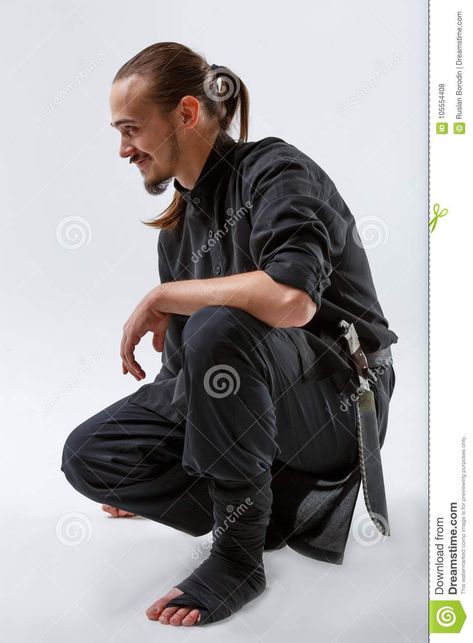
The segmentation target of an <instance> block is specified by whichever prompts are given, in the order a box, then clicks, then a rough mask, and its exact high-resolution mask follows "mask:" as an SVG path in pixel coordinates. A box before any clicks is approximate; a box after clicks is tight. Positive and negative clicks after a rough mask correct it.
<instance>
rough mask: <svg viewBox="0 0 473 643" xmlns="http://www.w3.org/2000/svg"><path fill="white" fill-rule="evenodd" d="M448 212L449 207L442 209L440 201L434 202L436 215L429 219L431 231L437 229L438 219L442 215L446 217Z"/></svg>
mask: <svg viewBox="0 0 473 643" xmlns="http://www.w3.org/2000/svg"><path fill="white" fill-rule="evenodd" d="M446 214H448V210H447V208H443V209H442V210H440V205H439V204H438V203H435V204H434V216H433V217H432V218H431V219H430V221H429V228H430V232H433V231H434V230H435V228H436V227H437V221H438V220H439V219H440V217H444V216H445V215H446Z"/></svg>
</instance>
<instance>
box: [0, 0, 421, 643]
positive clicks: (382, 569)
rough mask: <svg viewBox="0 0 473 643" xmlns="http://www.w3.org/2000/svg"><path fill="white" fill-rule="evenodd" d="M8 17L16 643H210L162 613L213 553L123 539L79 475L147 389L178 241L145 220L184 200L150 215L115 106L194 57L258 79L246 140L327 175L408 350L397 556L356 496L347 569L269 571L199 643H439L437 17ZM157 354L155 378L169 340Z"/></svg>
mask: <svg viewBox="0 0 473 643" xmlns="http://www.w3.org/2000/svg"><path fill="white" fill-rule="evenodd" d="M2 14H3V15H2V21H1V27H0V29H1V42H2V56H0V69H1V75H2V79H3V81H4V82H3V87H4V95H3V100H2V102H1V109H2V112H3V115H2V125H3V127H2V137H1V140H2V148H3V154H2V157H1V159H0V163H1V172H0V177H1V179H0V180H1V182H2V189H1V191H0V198H1V215H2V225H1V227H2V235H1V244H2V248H1V253H0V258H1V259H0V260H1V262H2V266H1V270H0V279H1V281H2V300H3V302H2V303H3V311H4V313H3V315H2V324H3V332H2V336H1V337H2V357H3V362H4V368H3V369H2V380H3V381H2V391H3V392H4V402H3V408H4V411H5V413H3V416H4V417H3V422H2V426H3V436H2V449H1V467H0V470H1V475H2V517H3V525H4V526H3V529H2V531H3V535H4V542H7V543H8V547H3V548H2V549H1V552H0V555H1V557H2V562H1V564H2V585H4V588H3V589H4V592H2V594H4V598H3V600H4V602H5V606H4V608H5V609H4V610H3V614H4V616H3V617H2V626H1V629H2V634H3V636H4V637H5V639H6V640H9V641H12V642H13V641H28V642H29V643H30V642H32V641H42V642H43V641H44V642H46V641H47V642H50V641H51V642H52V641H64V640H68V641H69V643H72V642H73V641H84V640H90V641H94V642H99V641H111V640H113V641H114V642H124V641H131V640H135V639H137V638H138V637H139V640H140V641H143V642H144V641H154V640H156V636H160V637H161V640H168V639H169V640H171V637H172V638H173V640H176V637H177V639H178V640H184V639H186V638H187V637H188V636H189V635H190V632H189V631H188V630H187V629H185V628H182V627H181V629H180V630H178V631H176V630H175V628H174V629H172V630H171V628H169V627H167V628H166V627H165V626H162V625H160V624H159V623H152V622H150V621H148V620H147V618H146V616H145V613H144V612H145V609H146V608H147V607H148V606H149V605H150V604H151V603H152V602H153V601H154V600H155V599H156V598H158V597H159V596H160V595H162V594H164V593H165V592H167V591H168V589H170V588H171V587H172V586H173V584H174V583H176V582H178V581H179V580H181V579H182V578H184V577H185V576H186V575H187V574H188V573H189V567H188V565H192V564H193V562H192V561H193V558H192V552H193V550H194V548H195V547H196V546H197V545H198V543H199V539H192V538H191V537H190V536H186V535H185V534H182V533H180V532H177V531H175V530H172V529H170V528H166V527H164V526H161V525H158V524H157V523H152V522H151V521H147V520H144V519H139V518H135V519H132V520H113V519H112V518H109V517H108V516H106V515H105V514H103V512H102V511H101V509H100V506H99V505H98V504H96V503H93V502H91V501H89V500H87V499H86V498H84V497H82V496H81V495H80V494H78V493H77V492H76V491H75V490H74V489H73V488H72V487H71V486H70V485H69V484H68V483H67V481H66V479H65V477H64V475H63V474H62V472H61V471H60V469H59V467H60V458H61V450H62V445H63V443H64V440H65V438H66V436H67V435H68V434H69V432H70V431H71V430H72V429H73V428H74V427H75V426H77V424H79V423H80V422H82V421H83V420H84V419H86V418H87V417H89V416H90V415H92V414H94V413H96V412H97V411H98V410H100V409H102V408H103V407H105V406H107V405H109V404H111V403H112V402H113V401H115V400H117V399H119V398H121V397H123V396H125V395H127V394H128V393H131V392H132V391H134V390H135V389H136V388H137V387H138V386H140V383H138V382H136V381H135V380H134V379H133V378H132V377H131V376H129V375H128V376H123V375H122V373H121V360H120V357H119V343H120V339H121V331H122V325H123V323H124V322H125V321H126V319H127V318H128V316H129V315H130V314H131V312H132V310H133V308H134V307H135V305H136V304H137V303H138V301H139V300H140V299H141V298H142V297H143V295H144V294H145V293H146V292H148V291H149V290H150V289H151V288H152V287H153V286H154V285H155V284H157V283H158V273H157V256H156V242H157V234H158V233H157V231H155V230H152V229H149V228H147V227H146V226H144V225H142V224H141V223H140V219H149V218H152V217H154V216H155V215H156V214H157V213H159V212H161V211H162V210H163V209H164V207H165V206H166V205H167V204H168V202H169V200H170V198H171V188H170V189H169V190H168V192H167V193H166V194H165V195H162V196H161V197H153V196H150V195H148V194H147V193H146V192H145V190H144V189H143V186H142V179H141V175H140V173H139V172H137V170H136V168H135V167H131V166H130V165H129V164H128V162H127V161H126V160H123V159H120V158H119V157H118V144H119V135H118V133H117V132H116V131H115V130H112V128H111V127H110V125H109V122H110V113H109V107H108V94H109V89H110V84H111V80H112V78H113V75H114V73H115V72H116V70H117V69H118V67H119V66H120V65H121V64H123V63H124V62H125V61H126V60H128V59H129V58H130V57H131V56H132V55H134V54H135V53H137V52H138V51H140V50H141V49H143V48H144V47H145V46H147V45H149V44H152V43H153V42H157V41H162V40H175V41H178V42H182V43H184V44H187V45H188V46H190V47H192V48H194V49H196V50H198V51H199V52H201V53H203V54H204V55H205V56H206V58H207V59H208V61H209V62H210V63H216V64H219V65H226V66H228V67H229V68H230V69H232V70H233V71H235V73H237V74H239V75H240V76H241V78H242V79H243V80H244V82H245V83H246V84H247V86H248V88H249V91H250V96H251V105H250V109H251V112H250V114H251V116H250V118H251V131H250V140H255V139H259V138H263V137H265V136H269V135H275V136H279V137H281V138H283V139H285V140H287V141H288V142H290V143H293V144H295V145H296V146H297V147H299V148H300V149H301V150H302V151H304V152H306V153H308V154H309V155H310V156H311V157H312V158H313V159H314V160H315V161H316V162H317V163H319V164H320V165H321V166H322V167H323V168H324V169H325V170H326V171H327V172H328V173H329V175H330V176H331V177H332V179H333V180H334V181H335V183H336V185H337V186H338V188H339V190H340V192H341V194H342V196H343V197H344V199H345V200H346V201H347V203H348V205H349V206H350V208H351V209H352V212H353V213H354V215H355V217H356V218H357V221H358V226H359V230H360V234H361V236H362V238H363V239H364V240H365V243H366V249H367V252H368V256H369V260H370V263H371V266H372V271H373V275H374V279H375V283H376V286H377V290H378V294H379V298H380V301H381V304H382V306H383V308H384V312H385V314H386V316H387V317H388V319H389V321H390V325H391V328H392V329H393V330H394V331H395V332H396V333H397V334H398V335H399V338H400V339H399V343H398V344H397V345H395V346H394V347H393V349H394V355H395V359H396V375H397V383H396V390H395V393H394V397H393V401H392V406H391V415H390V425H389V428H388V435H387V439H386V443H385V446H384V449H383V457H384V467H385V474H386V482H387V494H388V501H389V510H390V518H391V525H392V536H391V537H390V538H388V539H387V540H386V541H385V542H379V541H378V540H377V539H376V538H375V537H374V536H375V534H373V533H372V532H371V533H369V530H368V531H363V527H364V526H366V525H363V514H364V504H363V501H362V497H361V495H360V499H359V504H358V506H357V513H356V515H355V522H354V531H353V533H352V534H351V535H350V540H349V543H348V547H347V552H346V558H345V563H344V565H343V566H329V565H327V564H324V563H319V562H317V561H314V560H311V559H309V558H305V557H302V556H300V555H298V554H296V553H295V552H293V551H292V550H289V548H286V549H285V550H283V551H281V552H278V551H276V552H271V553H268V554H265V557H266V558H265V560H266V569H267V572H268V590H267V592H266V593H265V595H264V597H261V598H260V599H259V600H258V601H255V602H254V603H252V604H251V605H249V606H248V607H247V608H246V609H245V610H244V611H242V612H240V613H238V614H236V615H235V616H234V617H233V618H232V619H230V620H228V621H224V622H222V623H221V624H218V625H216V626H213V627H209V628H203V629H201V628H195V629H194V630H193V632H192V636H194V637H197V639H198V640H203V639H204V638H205V640H207V641H208V640H216V639H218V638H219V637H220V636H221V635H222V632H224V633H225V636H226V637H227V641H230V640H231V641H243V640H251V641H264V642H266V641H269V640H270V639H271V640H274V641H286V640H287V639H288V637H289V636H291V633H295V634H293V636H294V635H298V636H299V638H300V640H315V639H314V637H315V638H318V640H321V641H324V642H329V641H336V642H337V643H342V642H343V643H344V642H345V641H350V642H351V643H353V642H356V641H365V642H366V641H378V640H379V639H380V638H382V639H383V641H384V643H389V642H391V641H392V642H394V641H396V642H397V641H425V640H427V622H426V618H427V374H428V373H427V354H428V347H427V226H426V219H425V215H424V212H425V211H426V205H427V2H420V1H419V2H409V1H408V0H398V2H396V3H387V2H382V3H380V2H377V1H375V0H360V1H359V2H356V3H354V2H351V1H350V0H338V1H333V2H331V3H330V4H329V3H326V2H322V0H316V1H311V2H309V1H305V2H302V1H300V0H299V1H298V2H290V3H287V2H282V1H281V0H277V1H274V0H273V1H272V2H269V1H268V0H266V1H264V2H247V1H242V0H240V2H238V3H237V2H234V1H231V0H229V1H226V2H225V1H224V2H217V1H216V0H215V1H214V0H201V2H199V3H196V2H191V1H190V0H181V1H180V2H179V3H177V2H174V3H169V2H151V1H150V0H142V1H141V2H135V3H126V2H123V1H122V0H115V1H114V2H113V3H112V2H103V1H102V2H91V1H90V0H89V1H86V0H81V1H77V2H73V1H72V0H62V1H60V0H55V1H50V2H42V3H38V2H32V1H31V0H29V1H24V2H17V1H15V2H13V1H4V2H2ZM137 355H138V358H139V361H140V362H141V363H142V365H143V366H144V368H145V370H146V372H147V375H148V378H147V380H146V381H152V379H153V378H154V376H155V374H156V373H157V372H158V370H159V364H160V355H159V354H158V353H156V352H154V351H153V350H152V348H151V336H150V335H149V336H148V337H147V338H145V340H144V341H143V342H142V345H141V346H140V347H139V350H138V352H137ZM5 537H6V539H5ZM206 539H207V537H202V539H201V540H203V541H205V540H206ZM199 637H200V638H199ZM2 638H3V637H2Z"/></svg>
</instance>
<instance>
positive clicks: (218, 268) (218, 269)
mask: <svg viewBox="0 0 473 643" xmlns="http://www.w3.org/2000/svg"><path fill="white" fill-rule="evenodd" d="M221 270H222V269H221V268H220V266H217V267H216V268H215V274H216V275H219V274H220V272H221Z"/></svg>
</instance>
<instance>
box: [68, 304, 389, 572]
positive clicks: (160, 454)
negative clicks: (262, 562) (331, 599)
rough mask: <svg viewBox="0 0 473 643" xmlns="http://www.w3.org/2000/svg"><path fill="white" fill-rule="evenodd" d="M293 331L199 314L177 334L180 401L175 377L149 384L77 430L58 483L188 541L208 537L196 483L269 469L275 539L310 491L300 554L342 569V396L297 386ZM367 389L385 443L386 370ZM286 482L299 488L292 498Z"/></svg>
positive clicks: (212, 309)
mask: <svg viewBox="0 0 473 643" xmlns="http://www.w3.org/2000/svg"><path fill="white" fill-rule="evenodd" d="M294 330H295V329H290V328H289V329H287V328H273V327H271V326H269V325H267V324H266V323H264V322H262V321H261V320H259V319H257V318H255V317H254V316H253V315H251V314H249V313H247V312H246V311H243V310H240V309H238V308H234V307H220V306H205V307H203V308H201V309H199V310H198V311H196V312H195V313H194V314H193V315H191V316H190V317H189V319H188V321H187V323H186V325H185V327H184V330H183V334H182V346H183V349H182V373H181V377H182V384H183V388H184V390H185V399H184V400H183V399H182V396H181V398H180V401H179V403H176V402H175V399H176V396H175V393H176V390H175V389H176V378H172V379H170V380H165V379H164V380H160V379H159V377H158V378H157V379H156V380H155V382H153V383H150V384H144V385H142V386H141V387H140V388H139V389H138V390H137V391H135V393H132V394H131V395H128V396H126V397H124V398H122V399H120V400H118V401H116V402H114V403H113V404H111V405H109V406H107V407H106V408H104V409H103V410H101V411H100V412H98V413H97V414H95V415H93V416H92V417H90V418H89V419H87V420H85V421H84V422H82V423H81V424H80V425H79V426H77V427H76V428H75V429H74V430H73V431H72V432H71V433H70V434H69V436H68V438H67V440H66V442H65V445H64V449H63V456H62V466H61V469H62V471H63V472H64V474H65V476H66V478H67V480H68V481H69V482H70V483H71V484H72V486H73V487H74V488H75V489H77V490H78V491H79V492H80V493H82V494H84V495H85V496H87V497H89V498H91V499H92V500H94V501H97V502H103V503H107V504H110V505H112V506H115V507H118V508H120V509H125V510H127V511H131V512H134V513H137V514H139V515H140V516H143V517H146V518H150V519H151V520H155V521H157V522H160V523H163V524H166V525H169V526H171V527H174V528H176V529H179V530H181V531H183V532H186V533H188V534H192V535H195V536H197V535H203V534H206V533H208V532H209V531H211V529H212V503H211V499H210V496H209V493H208V488H207V481H206V478H207V477H216V478H221V479H227V480H244V479H246V478H250V477H254V476H256V475H259V474H260V473H262V472H263V471H265V470H266V469H268V468H271V469H272V472H273V482H272V488H273V495H274V500H273V515H274V516H275V520H279V523H280V524H279V527H280V531H283V530H285V531H286V533H285V535H286V536H290V535H291V533H290V531H291V530H293V531H296V532H297V531H298V532H299V533H300V532H301V531H303V530H304V526H302V527H301V525H300V521H299V525H298V523H297V521H296V520H295V518H296V514H297V512H300V509H301V506H302V505H303V504H304V502H305V499H306V498H307V493H308V491H309V489H310V488H311V485H312V487H313V489H314V490H315V491H316V492H317V493H319V501H318V502H319V505H320V507H318V508H317V511H315V512H313V513H314V516H313V519H312V517H311V516H309V518H310V519H309V520H307V518H304V519H303V520H302V522H303V523H304V525H305V527H307V528H311V529H312V530H314V529H315V531H312V536H313V535H314V534H316V538H315V539H313V540H312V541H311V545H312V549H313V550H314V551H315V555H313V554H312V552H310V553H307V552H306V551H304V552H303V553H307V555H310V556H312V555H313V557H315V558H318V557H320V558H322V559H324V560H330V562H341V560H342V558H343V550H344V547H345V542H346V538H347V535H348V530H349V526H350V521H351V517H352V513H353V509H354V504H355V502H356V497H357V493H358V485H359V482H360V478H359V467H358V465H357V462H358V451H357V437H356V428H355V410H354V405H353V404H346V403H344V402H346V401H347V399H346V394H347V393H349V392H351V389H347V391H346V392H345V391H344V392H343V394H341V393H340V392H339V391H338V390H337V387H336V386H335V382H334V379H333V378H331V377H327V378H325V379H323V380H321V381H314V380H313V379H307V378H305V377H304V373H303V369H304V360H301V353H300V348H299V347H298V346H297V345H296V343H295V342H294V341H293V340H292V338H291V332H292V331H294ZM315 357H316V359H318V358H317V356H315ZM375 386H376V402H377V411H378V422H379V426H380V438H381V442H384V434H385V431H386V426H387V412H388V405H389V399H390V397H391V395H392V390H393V387H394V373H393V369H392V366H391V367H390V369H386V370H385V372H384V374H383V376H381V377H378V380H377V383H376V384H375ZM291 474H293V475H294V476H296V477H295V478H294V480H296V479H297V475H299V476H300V477H299V480H300V479H302V478H304V479H305V480H306V481H307V480H309V483H308V484H309V486H307V485H306V488H305V491H304V493H303V494H299V496H298V493H297V485H294V486H293V485H292V482H291V480H292V478H291ZM312 483H313V484H312ZM288 486H289V487H290V488H288ZM290 514H291V516H290ZM289 517H290V520H289ZM285 519H286V523H285V524H284V521H285ZM334 530H335V531H336V533H335V531H334ZM331 531H332V533H331ZM332 544H333V552H332V553H330V554H329V555H328V556H325V555H323V556H318V555H317V549H320V551H322V552H325V551H326V548H328V549H330V547H332ZM308 548H310V546H309V545H308ZM332 554H333V556H332Z"/></svg>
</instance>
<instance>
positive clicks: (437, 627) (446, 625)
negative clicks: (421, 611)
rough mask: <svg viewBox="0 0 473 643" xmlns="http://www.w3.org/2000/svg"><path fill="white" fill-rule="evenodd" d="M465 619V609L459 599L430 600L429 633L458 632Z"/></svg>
mask: <svg viewBox="0 0 473 643" xmlns="http://www.w3.org/2000/svg"><path fill="white" fill-rule="evenodd" d="M465 619H466V614H465V610H464V609H463V607H462V604H461V603H460V601H430V610H429V630H430V633H434V634H458V632H460V630H461V629H462V627H463V623H464V622H465Z"/></svg>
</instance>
